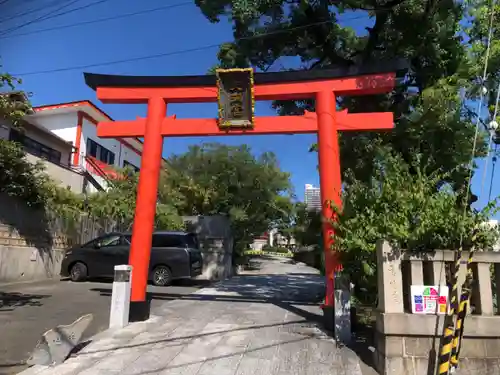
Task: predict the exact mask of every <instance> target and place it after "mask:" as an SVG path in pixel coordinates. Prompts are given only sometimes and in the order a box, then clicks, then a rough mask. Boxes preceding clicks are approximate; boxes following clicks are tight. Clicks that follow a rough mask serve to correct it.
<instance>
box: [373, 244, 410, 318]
mask: <svg viewBox="0 0 500 375" xmlns="http://www.w3.org/2000/svg"><path fill="white" fill-rule="evenodd" d="M377 271H378V272H377V284H378V298H379V299H378V310H379V311H380V312H382V313H403V312H404V307H403V279H402V274H401V251H400V250H399V249H394V248H393V247H392V246H391V245H390V244H389V242H387V241H385V240H379V241H377Z"/></svg>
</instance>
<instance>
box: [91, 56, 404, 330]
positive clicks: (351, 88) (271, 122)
mask: <svg viewBox="0 0 500 375" xmlns="http://www.w3.org/2000/svg"><path fill="white" fill-rule="evenodd" d="M406 66H407V64H406V63H405V62H401V61H398V62H394V63H386V62H380V63H378V64H371V65H370V66H369V67H364V68H360V67H351V68H338V69H328V70H322V69H318V70H309V71H288V72H279V73H253V71H251V70H250V72H248V70H247V72H246V73H247V74H248V77H247V78H248V82H247V83H248V85H247V86H246V89H247V91H245V92H244V90H243V88H241V87H239V86H238V85H236V86H231V85H229V86H231V87H229V86H228V87H225V86H224V85H225V83H223V81H222V80H221V76H220V75H218V76H217V77H216V76H215V75H201V76H175V77H169V76H161V77H152V76H115V75H102V74H90V73H85V81H86V83H87V85H88V86H89V87H91V88H92V89H94V90H96V91H97V97H98V99H100V100H101V101H102V102H104V103H122V104H139V103H147V104H148V115H147V118H146V119H141V118H137V119H136V120H132V121H114V122H101V123H99V124H98V126H97V135H98V136H99V137H144V147H143V156H142V161H141V170H140V177H139V187H138V195H137V203H136V210H135V218H134V227H133V235H132V246H131V251H130V259H129V263H130V264H131V265H132V266H133V277H132V295H131V299H132V301H133V302H134V304H135V306H137V307H136V308H137V313H136V314H139V315H141V316H144V317H145V316H146V315H144V314H145V313H144V312H141V309H142V308H141V307H140V306H141V305H142V306H144V305H147V303H146V302H145V297H146V286H147V281H148V279H149V278H150V276H151V274H154V272H155V271H154V269H150V264H149V261H150V249H151V240H152V232H153V223H154V215H155V209H156V195H157V187H158V175H159V170H160V163H161V153H162V144H163V137H176V136H177V137H179V136H200V135H202V136H213V135H243V134H246V135H256V134H284V133H317V134H318V156H319V170H320V187H321V200H322V202H323V204H324V205H323V208H322V213H323V215H324V216H325V217H327V218H331V217H333V210H332V207H331V205H329V204H325V203H327V202H335V204H337V205H340V204H341V202H340V192H341V174H340V156H339V145H338V131H351V130H356V131H362V130H384V129H385V130H388V129H391V128H392V127H393V114H392V113H388V112H387V113H356V114H349V113H347V111H341V112H338V111H336V100H335V98H336V96H351V95H374V94H384V93H388V92H390V91H391V90H393V88H394V86H395V83H396V79H397V75H398V73H399V72H401V71H404V70H405V69H406ZM233 73H235V72H233ZM240 73H241V71H240ZM224 74H232V73H231V72H227V71H226V72H224ZM238 74H239V73H238ZM236 75H237V74H236ZM236 75H234V76H232V77H233V79H235V80H236V78H235V77H236ZM227 77H228V76H227V75H226V78H227ZM221 82H222V83H221ZM225 82H226V83H227V81H225ZM238 82H243V81H238ZM233 83H234V82H233ZM226 88H227V91H224V90H225V89H226ZM221 92H222V94H223V95H225V99H227V100H229V101H227V102H224V103H223V105H228V106H227V107H223V106H222V104H221V102H222V100H221V99H220V96H221V95H222V94H221ZM242 93H243V94H242ZM240 94H241V96H239V98H240V99H238V95H240ZM233 95H236V96H233ZM235 97H236V99H234V98H235ZM249 97H251V99H252V101H251V102H249V101H247V99H248V98H249ZM307 98H313V99H315V100H316V112H315V113H311V112H306V113H305V114H304V115H302V116H278V117H255V118H254V116H253V100H293V99H307ZM232 100H235V101H232ZM216 101H218V102H219V121H218V120H217V119H216V118H215V116H214V118H212V119H176V118H175V116H173V117H169V118H167V117H166V106H167V104H168V103H201V102H216ZM228 103H229V104H228ZM234 103H236V104H235V105H234V106H233V104H234ZM238 103H239V104H238ZM242 103H246V112H245V111H244V109H243V104H242ZM249 103H250V104H251V105H249ZM249 106H250V107H252V108H251V111H248V107H249ZM221 108H223V109H221ZM228 108H229V109H230V110H228ZM243 112H245V113H246V114H247V115H251V116H250V117H248V119H247V120H245V121H247V122H246V123H249V124H251V126H250V127H246V128H242V127H241V126H239V127H236V128H233V127H222V126H221V124H227V123H231V124H241V123H243V122H241V121H243V120H241V117H237V116H236V117H234V116H233V119H232V120H230V121H229V122H226V120H225V119H223V117H224V116H225V115H226V114H227V113H230V114H231V116H232V115H234V114H235V113H237V114H238V115H241V114H242V113H243ZM221 114H223V115H224V116H223V115H221ZM221 119H223V120H224V121H222V122H221ZM231 121H232V122H231ZM332 235H333V227H332V225H331V223H330V222H329V221H325V222H324V224H323V240H324V249H325V271H326V278H327V284H326V285H327V288H326V289H327V291H326V297H325V305H326V308H327V310H328V309H330V310H328V311H330V313H327V314H330V315H331V319H333V313H332V312H331V309H333V295H334V288H333V275H334V271H335V270H337V269H338V265H339V263H338V261H337V260H336V257H335V255H334V254H333V253H332V251H331V250H330V249H331V246H332V244H333V236H332ZM134 304H133V305H134ZM133 305H131V314H132V311H133ZM329 325H330V323H329Z"/></svg>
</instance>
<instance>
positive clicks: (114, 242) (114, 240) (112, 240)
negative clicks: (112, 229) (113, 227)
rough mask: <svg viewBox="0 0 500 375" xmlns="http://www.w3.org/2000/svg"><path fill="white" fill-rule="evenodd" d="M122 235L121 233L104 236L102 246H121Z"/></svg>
mask: <svg viewBox="0 0 500 375" xmlns="http://www.w3.org/2000/svg"><path fill="white" fill-rule="evenodd" d="M120 240H121V236H119V235H111V236H108V237H104V238H103V239H102V240H101V247H112V246H120V245H121V241H120Z"/></svg>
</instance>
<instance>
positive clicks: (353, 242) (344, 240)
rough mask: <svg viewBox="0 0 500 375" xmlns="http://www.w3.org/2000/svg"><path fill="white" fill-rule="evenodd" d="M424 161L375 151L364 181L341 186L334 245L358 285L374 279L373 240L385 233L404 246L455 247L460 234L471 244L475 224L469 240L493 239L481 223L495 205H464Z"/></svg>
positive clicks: (484, 243) (486, 245) (483, 243)
mask: <svg viewBox="0 0 500 375" xmlns="http://www.w3.org/2000/svg"><path fill="white" fill-rule="evenodd" d="M426 168H427V166H426V164H424V163H423V162H422V160H421V159H418V158H416V159H415V160H414V162H413V163H412V165H411V167H410V166H409V165H408V164H407V163H406V162H404V161H403V159H402V158H401V157H395V156H390V155H381V157H380V158H379V159H378V163H377V169H376V170H375V173H374V175H373V177H372V179H371V181H370V183H369V184H368V185H367V184H366V183H364V182H362V181H360V180H356V179H355V178H352V182H351V183H350V184H349V185H348V186H347V187H346V189H345V191H344V194H343V200H344V202H345V203H344V205H345V207H344V208H343V211H342V212H341V214H340V215H339V220H338V221H337V222H336V223H335V224H334V225H335V227H336V235H335V250H337V251H340V252H341V254H342V262H343V264H344V270H345V272H346V273H347V274H348V275H349V276H350V278H351V280H355V282H356V284H357V286H358V287H359V288H361V287H364V288H366V289H368V290H371V289H372V288H374V287H375V285H376V279H375V277H376V258H375V243H376V241H377V240H378V239H381V238H383V239H387V240H388V241H391V242H392V243H393V244H394V246H396V247H398V248H402V249H407V250H408V251H420V252H422V251H424V252H425V251H432V250H435V249H457V248H458V247H459V246H460V239H461V236H463V245H464V247H465V248H468V247H470V246H472V242H471V238H472V232H473V230H474V229H475V228H477V229H478V231H479V232H478V233H479V234H478V239H477V241H476V243H475V244H474V245H475V246H477V247H478V248H479V249H482V250H488V249H490V248H491V247H492V246H493V244H494V243H495V242H496V241H497V240H498V239H499V235H500V233H499V231H498V229H492V228H490V227H488V226H485V225H483V223H484V222H485V221H487V218H488V216H489V215H491V214H494V213H495V212H496V211H497V209H496V208H495V207H496V202H492V203H491V204H490V205H489V206H488V207H486V208H485V209H484V210H482V211H481V212H478V211H475V210H471V209H469V208H466V210H465V211H464V209H463V201H462V196H461V194H460V193H457V192H455V191H454V190H453V189H452V188H451V187H450V185H441V186H440V188H439V189H436V185H438V184H439V182H440V181H442V180H443V179H446V176H443V175H442V173H441V172H435V173H433V174H431V175H429V174H427V173H426Z"/></svg>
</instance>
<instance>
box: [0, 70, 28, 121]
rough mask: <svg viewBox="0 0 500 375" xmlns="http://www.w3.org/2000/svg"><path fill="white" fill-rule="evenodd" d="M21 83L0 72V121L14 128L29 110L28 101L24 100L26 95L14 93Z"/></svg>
mask: <svg viewBox="0 0 500 375" xmlns="http://www.w3.org/2000/svg"><path fill="white" fill-rule="evenodd" d="M1 67H2V66H1V65H0V68H1ZM21 83H22V82H21V80H20V79H19V78H16V77H13V76H11V75H10V74H7V73H2V72H0V119H2V120H6V121H7V122H8V123H9V124H13V125H14V126H18V125H19V122H20V121H21V119H22V118H23V117H24V116H25V115H26V113H28V112H29V111H30V110H31V104H30V102H29V100H25V99H26V94H25V93H23V92H22V91H16V85H18V84H21Z"/></svg>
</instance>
